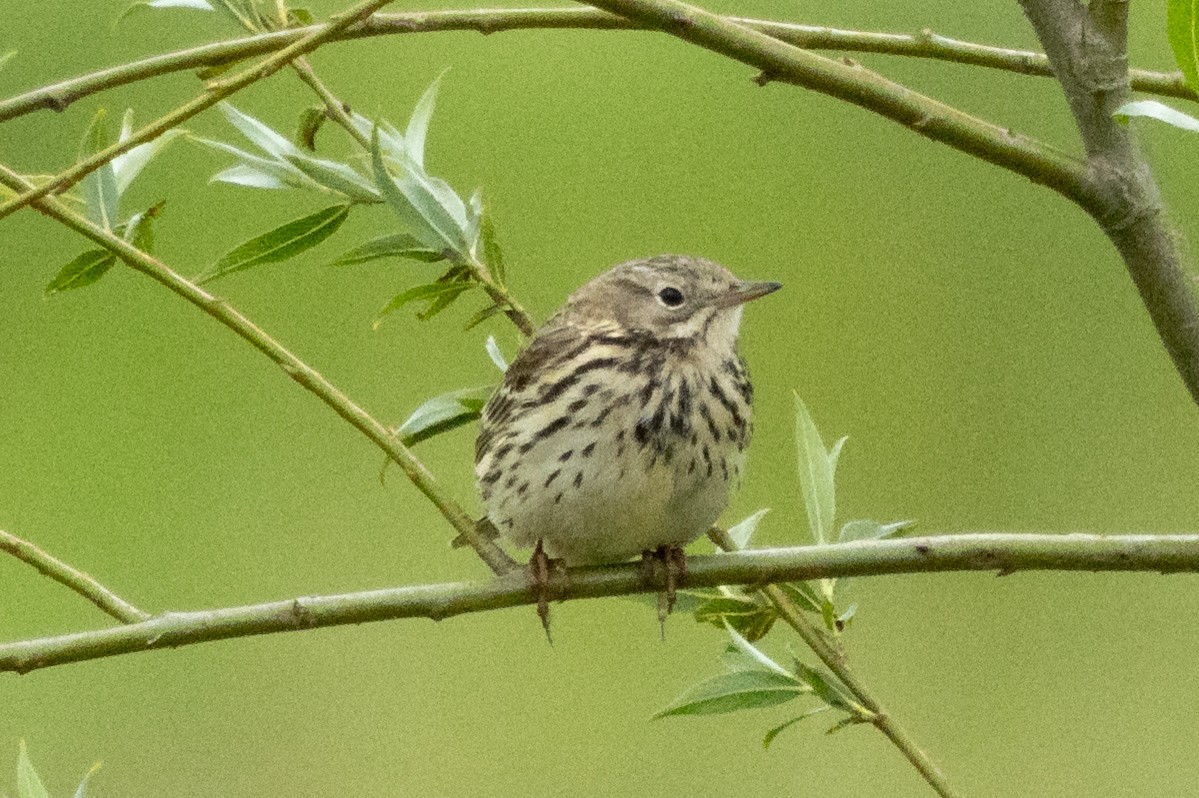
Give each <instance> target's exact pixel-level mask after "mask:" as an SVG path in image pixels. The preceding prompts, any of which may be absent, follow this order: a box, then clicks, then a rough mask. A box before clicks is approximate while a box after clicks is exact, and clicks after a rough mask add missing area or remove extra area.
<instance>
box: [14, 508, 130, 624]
mask: <svg viewBox="0 0 1199 798" xmlns="http://www.w3.org/2000/svg"><path fill="white" fill-rule="evenodd" d="M0 551H6V552H8V553H9V554H11V555H12V556H14V557H16V558H17V559H18V560H21V561H22V562H27V563H29V564H30V565H32V566H33V567H34V568H36V569H37V570H38V571H39V572H41V573H42V574H45V575H46V576H48V577H50V578H51V579H53V580H54V581H55V582H58V583H59V584H60V585H65V586H66V587H69V588H70V589H71V590H74V591H75V592H76V593H78V594H79V595H81V596H83V597H84V598H85V599H87V600H88V601H90V602H91V603H92V604H95V605H96V606H97V607H99V608H100V610H101V611H102V612H105V613H107V614H109V615H111V616H112V617H114V618H116V619H117V620H118V621H120V622H121V623H138V622H139V621H144V620H146V619H148V618H149V617H150V613H148V612H146V611H145V610H140V609H138V608H137V607H135V606H133V605H132V604H130V603H129V602H128V601H126V600H125V599H123V598H121V597H120V596H118V595H117V594H116V593H113V592H112V591H111V590H109V589H108V588H106V587H105V586H104V585H102V584H100V583H99V582H98V581H96V579H95V578H94V577H92V576H91V575H89V574H85V573H84V572H83V571H80V570H79V569H78V568H75V567H73V566H71V565H68V564H67V563H65V562H63V561H62V560H60V559H58V558H57V557H55V556H54V555H53V554H50V553H49V552H47V551H45V550H44V549H42V548H39V547H38V546H35V545H34V544H32V543H30V542H29V541H28V540H25V539H24V538H20V537H17V536H16V535H14V534H12V533H11V532H5V531H4V530H3V529H0Z"/></svg>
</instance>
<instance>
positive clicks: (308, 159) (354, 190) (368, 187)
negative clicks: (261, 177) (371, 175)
mask: <svg viewBox="0 0 1199 798" xmlns="http://www.w3.org/2000/svg"><path fill="white" fill-rule="evenodd" d="M283 158H284V160H285V161H287V162H288V163H289V164H291V165H292V166H294V167H296V168H297V169H299V170H300V171H301V172H303V173H304V174H306V175H308V177H310V178H312V179H313V180H315V181H316V182H317V183H320V184H321V185H322V186H324V187H325V188H327V189H329V190H330V191H336V192H338V193H339V194H344V195H345V196H346V197H348V198H349V199H352V200H354V201H356V202H382V201H383V197H382V195H380V194H379V190H378V189H377V188H375V186H374V185H373V184H372V183H371V182H370V181H369V180H367V179H366V178H365V177H363V176H362V175H360V174H358V173H357V172H355V171H354V169H353V168H352V167H350V166H348V165H346V164H344V163H337V162H336V161H327V160H325V159H324V158H316V157H314V156H311V155H306V154H304V153H295V154H290V153H289V154H287V155H285V156H283Z"/></svg>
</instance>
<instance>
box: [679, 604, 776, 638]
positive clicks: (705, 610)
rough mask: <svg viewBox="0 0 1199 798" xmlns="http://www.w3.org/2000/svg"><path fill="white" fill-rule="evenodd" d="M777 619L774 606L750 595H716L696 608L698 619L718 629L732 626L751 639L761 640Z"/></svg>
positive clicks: (696, 617) (696, 618)
mask: <svg viewBox="0 0 1199 798" xmlns="http://www.w3.org/2000/svg"><path fill="white" fill-rule="evenodd" d="M777 619H778V613H777V612H775V609H774V607H772V606H770V605H769V604H760V603H758V602H757V601H754V600H753V599H751V598H748V597H746V598H741V597H736V596H716V597H715V598H712V599H710V600H708V601H706V602H704V603H703V604H701V605H700V606H699V607H697V608H696V610H695V620H696V621H698V622H700V623H710V624H712V625H713V626H715V627H716V628H718V629H724V628H726V627H731V628H732V629H734V630H736V631H737V632H738V633H739V634H742V635H744V636H745V637H747V638H749V639H750V640H761V639H762V638H763V637H764V636H765V635H766V633H767V632H769V631H770V627H771V626H773V625H774V622H775V621H776V620H777Z"/></svg>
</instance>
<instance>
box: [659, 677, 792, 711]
mask: <svg viewBox="0 0 1199 798" xmlns="http://www.w3.org/2000/svg"><path fill="white" fill-rule="evenodd" d="M807 692H809V691H808V689H807V687H806V686H805V685H804V684H802V683H801V682H799V681H797V680H796V679H793V678H792V677H790V676H781V675H779V674H777V673H774V672H772V671H735V672H733V673H723V674H721V675H720V676H717V677H715V678H713V679H709V680H708V681H706V682H703V683H701V684H697V685H696V686H695V687H692V688H691V689H690V690H688V691H687V692H685V693H683V694H682V695H681V696H679V697H678V698H676V699H675V700H674V702H673V703H671V705H670V706H668V707H666V709H663V710H662V711H661V712H659V713H657V714H656V715H654V718H665V717H668V716H670V715H715V714H721V713H725V712H736V711H738V710H742V709H757V708H759V707H768V706H773V705H775V704H782V703H785V702H787V701H791V700H793V699H795V698H798V697H799V696H801V695H804V694H805V693H807Z"/></svg>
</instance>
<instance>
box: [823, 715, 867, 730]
mask: <svg viewBox="0 0 1199 798" xmlns="http://www.w3.org/2000/svg"><path fill="white" fill-rule="evenodd" d="M869 722H870V718H868V717H861V716H858V715H850V716H849V717H846V718H841V720H839V721H837V722H836V723H834V724H833V725H832V726H829V727H828V730H827V731H826V732H825V734H836V733H837V732H839V731H841V730H842V729H846V728H848V727H850V726H857V725H858V724H860V723H869Z"/></svg>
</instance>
